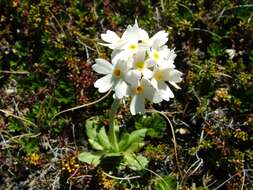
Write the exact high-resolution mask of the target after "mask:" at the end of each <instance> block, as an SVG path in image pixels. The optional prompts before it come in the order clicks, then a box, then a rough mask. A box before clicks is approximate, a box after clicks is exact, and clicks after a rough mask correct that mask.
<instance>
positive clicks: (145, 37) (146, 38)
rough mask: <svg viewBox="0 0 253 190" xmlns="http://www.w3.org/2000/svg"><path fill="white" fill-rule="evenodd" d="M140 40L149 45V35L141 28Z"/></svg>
mask: <svg viewBox="0 0 253 190" xmlns="http://www.w3.org/2000/svg"><path fill="white" fill-rule="evenodd" d="M139 40H141V41H142V42H144V43H148V41H149V36H148V33H147V32H146V31H145V30H143V29H141V28H139Z"/></svg>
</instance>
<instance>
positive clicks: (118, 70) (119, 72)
mask: <svg viewBox="0 0 253 190" xmlns="http://www.w3.org/2000/svg"><path fill="white" fill-rule="evenodd" d="M113 76H114V77H115V78H117V79H119V78H120V77H121V70H120V69H117V68H115V69H114V71H113Z"/></svg>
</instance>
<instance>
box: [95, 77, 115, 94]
mask: <svg viewBox="0 0 253 190" xmlns="http://www.w3.org/2000/svg"><path fill="white" fill-rule="evenodd" d="M113 83H114V80H113V77H112V75H111V74H108V75H106V76H104V77H102V78H100V79H98V80H97V81H96V82H95V83H94V86H95V87H96V88H98V91H99V92H100V93H104V92H107V91H108V90H110V88H111V87H112V86H113Z"/></svg>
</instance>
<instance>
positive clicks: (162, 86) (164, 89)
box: [158, 81, 174, 101]
mask: <svg viewBox="0 0 253 190" xmlns="http://www.w3.org/2000/svg"><path fill="white" fill-rule="evenodd" d="M158 89H159V93H160V95H161V97H162V98H163V99H164V100H166V101H169V100H170V98H174V94H173V92H172V91H171V89H170V88H169V87H168V85H167V84H166V83H165V82H163V81H159V82H158Z"/></svg>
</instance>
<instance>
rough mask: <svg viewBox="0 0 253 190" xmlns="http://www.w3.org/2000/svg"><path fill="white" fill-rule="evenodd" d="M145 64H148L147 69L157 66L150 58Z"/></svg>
mask: <svg viewBox="0 0 253 190" xmlns="http://www.w3.org/2000/svg"><path fill="white" fill-rule="evenodd" d="M145 63H146V64H147V67H152V66H155V65H156V64H157V63H156V61H155V60H154V59H152V58H149V59H147V60H146V61H145Z"/></svg>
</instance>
